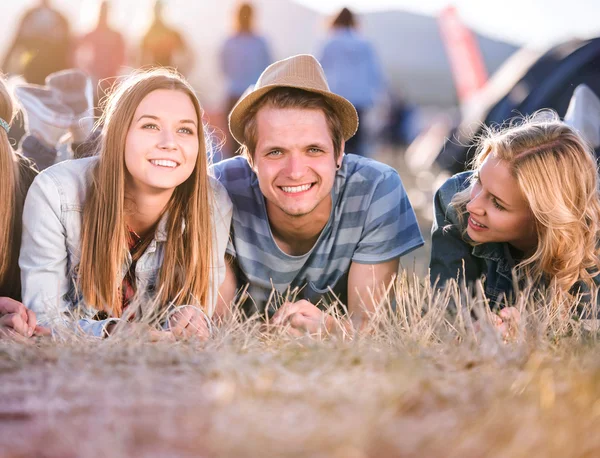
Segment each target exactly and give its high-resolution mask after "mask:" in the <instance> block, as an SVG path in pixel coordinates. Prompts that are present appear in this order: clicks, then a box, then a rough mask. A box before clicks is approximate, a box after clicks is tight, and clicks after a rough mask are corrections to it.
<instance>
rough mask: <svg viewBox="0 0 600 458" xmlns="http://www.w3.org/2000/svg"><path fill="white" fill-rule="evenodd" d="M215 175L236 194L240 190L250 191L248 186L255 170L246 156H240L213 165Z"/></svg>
mask: <svg viewBox="0 0 600 458" xmlns="http://www.w3.org/2000/svg"><path fill="white" fill-rule="evenodd" d="M211 170H212V174H213V176H214V177H215V178H216V179H217V180H218V181H219V182H220V183H221V184H222V185H223V186H224V187H225V189H227V192H228V193H229V194H230V195H231V194H236V193H238V192H240V191H242V192H244V194H247V193H248V187H249V186H250V184H251V182H252V178H253V177H254V171H253V170H252V168H251V167H250V164H248V161H247V160H246V158H244V157H241V156H238V157H234V158H231V159H226V160H224V161H221V162H219V163H217V164H215V165H213V166H212V167H211Z"/></svg>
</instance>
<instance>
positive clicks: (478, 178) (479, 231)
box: [430, 111, 600, 317]
mask: <svg viewBox="0 0 600 458" xmlns="http://www.w3.org/2000/svg"><path fill="white" fill-rule="evenodd" d="M434 213H435V220H434V225H433V229H432V253H431V262H430V270H431V281H432V283H435V282H436V281H437V282H438V284H439V285H442V284H444V283H445V282H446V281H447V280H450V279H458V280H459V282H462V281H465V282H466V284H467V285H472V284H473V283H474V282H475V281H476V280H478V279H481V278H483V277H485V295H486V297H487V298H488V299H489V301H490V304H491V305H499V306H502V305H503V303H505V300H507V301H508V302H510V301H511V299H512V298H513V293H514V291H513V284H514V282H513V272H514V273H515V275H516V277H515V280H516V282H517V284H518V285H521V286H522V285H524V284H525V282H527V281H532V282H534V283H536V284H540V285H541V286H544V287H549V288H552V289H553V291H556V292H557V293H566V294H570V295H572V296H576V295H579V294H583V295H584V296H585V295H586V294H589V292H590V290H593V289H596V288H594V286H595V284H596V283H597V281H598V277H597V276H596V275H597V273H598V269H599V267H600V262H599V259H600V258H599V252H598V251H599V250H598V231H599V230H600V200H599V195H598V178H597V170H596V161H595V158H594V156H593V154H592V152H591V150H590V149H589V148H588V146H587V145H586V144H585V143H584V141H583V140H582V139H581V137H580V136H579V135H578V134H577V133H576V132H575V131H574V130H573V129H571V128H570V127H568V126H567V125H565V124H564V123H562V122H561V121H560V120H559V118H558V116H557V115H556V113H554V112H552V111H543V112H539V113H537V114H535V115H534V116H533V117H531V118H529V119H526V120H524V121H523V122H522V123H521V124H519V125H517V126H511V127H509V128H507V129H504V130H501V131H497V132H493V131H490V132H488V134H487V136H486V137H485V138H484V139H483V140H482V142H481V144H480V147H479V150H478V152H477V155H476V157H475V159H474V167H473V171H470V172H464V173H459V174H457V175H455V176H453V177H452V178H450V179H449V180H448V181H446V183H444V185H443V186H442V187H441V188H440V189H439V190H438V192H437V193H436V195H435V198H434ZM513 312H514V311H513ZM511 313H512V312H511V310H504V311H503V312H502V315H504V316H505V317H508V316H510V315H511Z"/></svg>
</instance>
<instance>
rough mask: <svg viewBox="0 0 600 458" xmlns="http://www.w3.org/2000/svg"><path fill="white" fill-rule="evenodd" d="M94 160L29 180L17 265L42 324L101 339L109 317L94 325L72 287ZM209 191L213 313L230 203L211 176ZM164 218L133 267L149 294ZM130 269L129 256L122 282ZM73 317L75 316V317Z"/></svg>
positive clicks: (92, 312) (161, 252)
mask: <svg viewBox="0 0 600 458" xmlns="http://www.w3.org/2000/svg"><path fill="white" fill-rule="evenodd" d="M97 160H98V158H97V157H92V158H86V159H78V160H72V161H66V162H62V163H60V164H57V165H54V166H52V167H50V168H48V169H46V170H45V171H44V172H42V173H40V174H39V175H38V176H37V177H36V179H35V180H34V181H33V184H32V185H31V187H30V189H29V192H28V194H27V198H26V200H25V207H24V210H23V237H22V241H21V253H20V257H19V266H20V268H21V281H22V292H23V303H24V304H25V306H27V307H28V308H29V309H31V310H33V311H34V312H35V313H36V315H37V317H38V322H39V323H40V324H41V325H45V326H51V327H52V328H54V330H55V331H56V330H58V328H59V327H60V326H64V325H67V326H68V325H70V324H72V323H73V322H74V320H75V319H76V320H77V324H78V325H79V326H78V329H79V330H81V331H83V332H84V333H86V334H89V335H93V336H96V337H101V336H102V335H103V333H104V329H105V327H106V325H107V324H108V323H109V322H110V321H114V318H108V319H106V320H102V321H98V320H94V319H93V317H94V315H95V314H96V313H97V310H95V309H93V308H91V307H87V306H86V304H84V302H83V298H82V296H81V294H79V292H78V289H77V284H76V274H75V272H76V268H77V266H78V265H79V261H80V259H81V225H82V219H83V206H84V202H85V198H86V191H87V188H88V185H89V182H90V178H91V172H92V169H93V166H94V165H95V164H96V162H97ZM211 187H212V190H213V195H214V198H213V202H212V206H211V208H212V215H213V229H214V231H213V234H212V240H213V253H214V255H213V259H214V260H213V269H212V272H211V274H212V284H211V287H210V291H209V298H210V299H209V302H210V303H209V304H205V305H206V308H207V309H208V310H213V309H214V304H215V303H216V299H217V294H218V288H219V286H220V285H221V283H223V280H224V279H225V259H224V256H225V249H226V248H227V242H228V238H229V228H230V224H231V214H232V205H231V200H230V199H229V196H228V195H227V191H225V188H224V187H223V186H222V185H221V184H220V183H219V182H218V181H217V180H215V179H213V178H211ZM166 225H167V218H166V215H164V216H163V218H162V219H161V221H160V222H159V224H158V227H157V230H156V233H155V235H154V239H153V240H152V242H151V243H150V245H149V246H148V248H147V249H146V251H145V252H144V253H143V254H142V256H141V257H140V259H139V260H138V262H137V264H136V267H135V277H136V285H137V289H138V291H151V290H152V289H153V288H154V285H155V283H156V281H157V278H158V274H159V271H160V267H161V265H162V261H163V257H164V249H165V242H166V240H167V230H166ZM130 265H131V257H129V256H128V259H127V263H126V265H124V266H123V269H122V272H121V278H120V280H122V279H123V278H124V276H125V274H126V272H127V271H128V269H129V266H130ZM74 317H75V318H74Z"/></svg>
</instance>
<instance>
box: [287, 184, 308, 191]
mask: <svg viewBox="0 0 600 458" xmlns="http://www.w3.org/2000/svg"><path fill="white" fill-rule="evenodd" d="M311 186H312V184H304V185H302V186H282V187H281V189H283V190H284V191H285V192H289V193H295V192H302V191H308V190H309V189H310V187H311Z"/></svg>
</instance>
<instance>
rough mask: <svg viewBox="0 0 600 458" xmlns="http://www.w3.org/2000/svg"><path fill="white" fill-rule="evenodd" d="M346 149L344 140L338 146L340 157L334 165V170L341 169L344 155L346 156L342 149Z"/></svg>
mask: <svg viewBox="0 0 600 458" xmlns="http://www.w3.org/2000/svg"><path fill="white" fill-rule="evenodd" d="M345 147H346V142H345V141H344V140H342V144H341V145H340V155H339V157H338V158H337V161H335V162H336V164H335V168H336V169H337V170H339V169H340V168H341V167H342V162H343V161H344V154H346V153H345V152H344V149H345Z"/></svg>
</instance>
